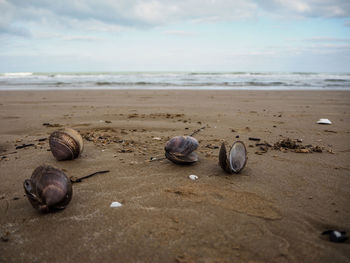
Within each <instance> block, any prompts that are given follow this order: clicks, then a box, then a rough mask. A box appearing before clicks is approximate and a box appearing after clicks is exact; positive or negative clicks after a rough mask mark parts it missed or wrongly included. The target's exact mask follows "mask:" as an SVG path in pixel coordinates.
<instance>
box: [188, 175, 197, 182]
mask: <svg viewBox="0 0 350 263" xmlns="http://www.w3.org/2000/svg"><path fill="white" fill-rule="evenodd" d="M189 178H190V179H191V180H193V181H194V180H197V179H198V176H197V175H194V174H191V175H190V176H189Z"/></svg>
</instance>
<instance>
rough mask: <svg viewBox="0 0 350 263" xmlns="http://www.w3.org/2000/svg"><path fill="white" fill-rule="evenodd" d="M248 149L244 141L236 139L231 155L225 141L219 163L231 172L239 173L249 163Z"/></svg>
mask: <svg viewBox="0 0 350 263" xmlns="http://www.w3.org/2000/svg"><path fill="white" fill-rule="evenodd" d="M247 159H248V157H247V149H246V147H245V145H244V143H243V142H242V141H236V142H234V143H233V144H232V146H231V148H230V152H229V155H227V152H226V146H225V143H224V142H223V143H222V144H221V148H220V152H219V165H220V166H221V168H222V169H223V170H224V171H225V172H227V173H230V174H233V173H239V172H240V171H241V170H242V169H243V168H244V167H245V165H246V163H247Z"/></svg>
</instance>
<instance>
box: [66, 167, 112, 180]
mask: <svg viewBox="0 0 350 263" xmlns="http://www.w3.org/2000/svg"><path fill="white" fill-rule="evenodd" d="M105 173H109V170H104V171H98V172H94V173H92V174H89V175H86V176H83V177H79V178H76V177H74V176H71V177H70V181H71V182H72V183H81V182H82V181H83V180H84V179H86V178H89V177H92V176H94V175H97V174H105Z"/></svg>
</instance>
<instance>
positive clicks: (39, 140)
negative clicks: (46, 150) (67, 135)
mask: <svg viewBox="0 0 350 263" xmlns="http://www.w3.org/2000/svg"><path fill="white" fill-rule="evenodd" d="M46 140H47V138H40V139H38V142H44V141H46Z"/></svg>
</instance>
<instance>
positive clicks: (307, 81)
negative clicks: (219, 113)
mask: <svg viewBox="0 0 350 263" xmlns="http://www.w3.org/2000/svg"><path fill="white" fill-rule="evenodd" d="M83 89H95V90H100V89H109V90H113V89H190V90H349V89H350V73H305V72H290V73H283V72H278V73H276V72H274V73H269V72H265V73H264V72H98V73H97V72H86V73H57V72H53V73H32V72H21V73H0V90H83Z"/></svg>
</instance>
